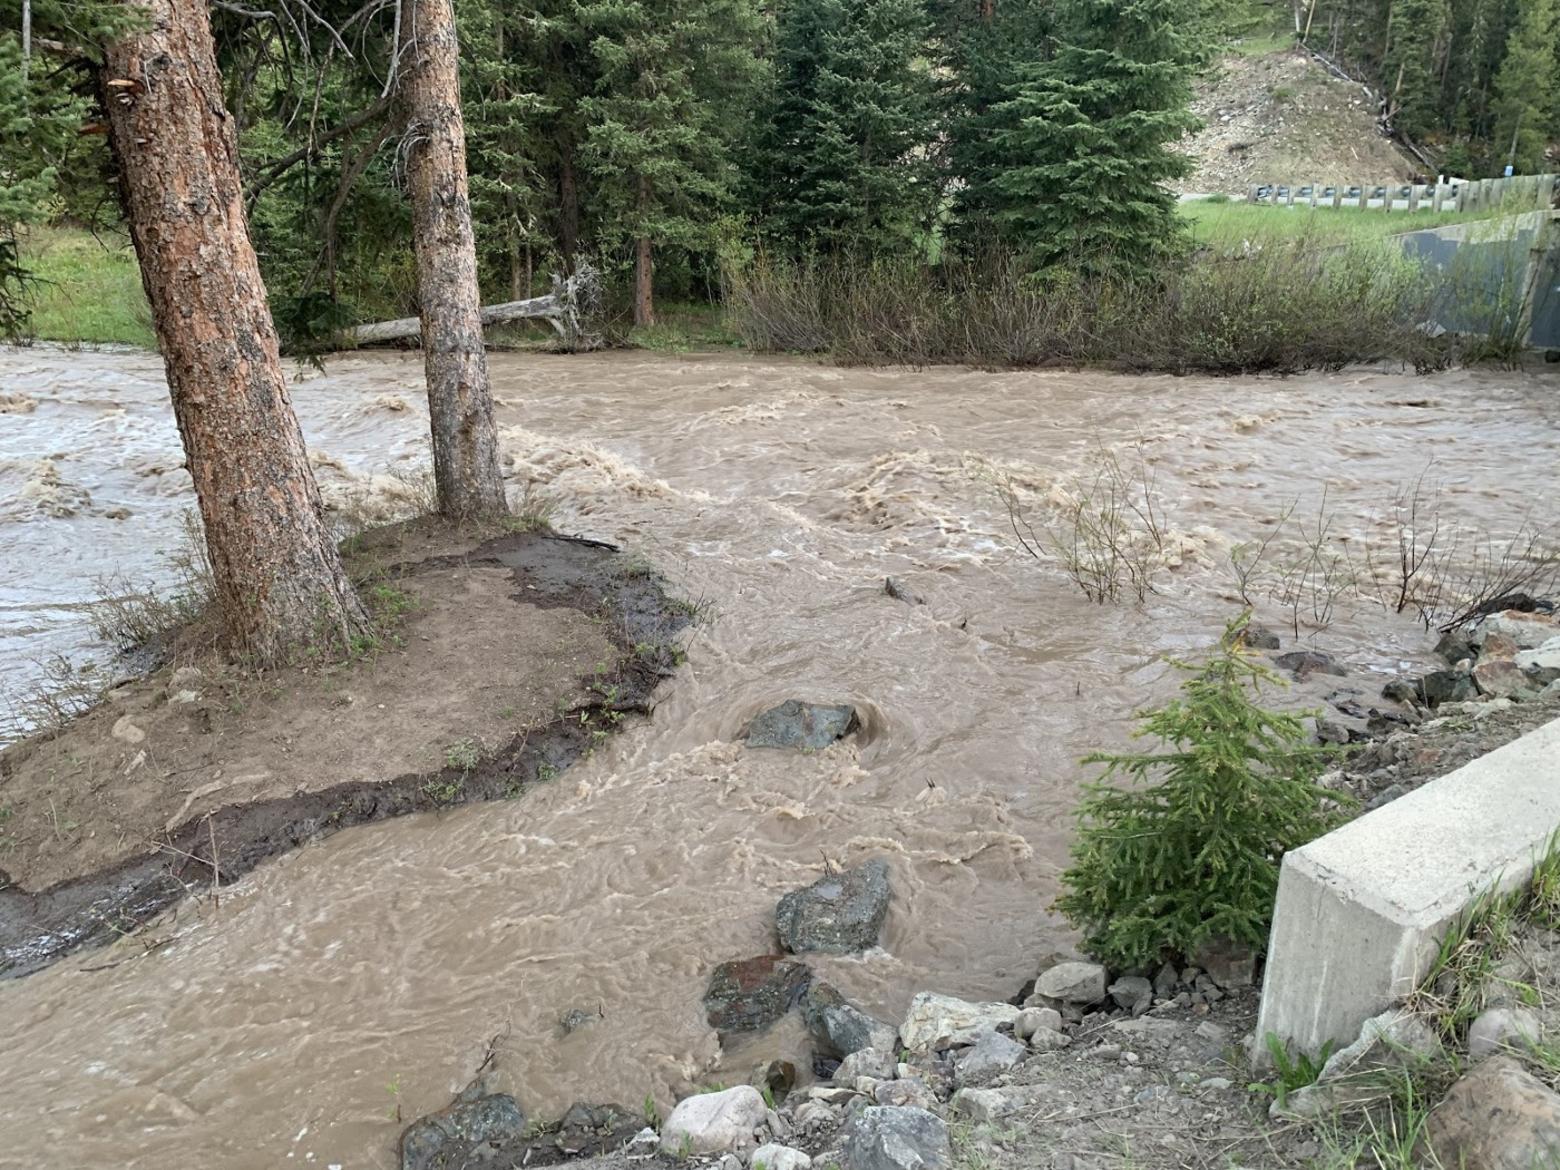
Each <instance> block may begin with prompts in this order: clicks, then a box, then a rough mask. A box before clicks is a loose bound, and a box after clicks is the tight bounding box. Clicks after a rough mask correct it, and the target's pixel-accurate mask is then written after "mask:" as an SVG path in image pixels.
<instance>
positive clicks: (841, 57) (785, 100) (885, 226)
mask: <svg viewBox="0 0 1560 1170" xmlns="http://www.w3.org/2000/svg"><path fill="white" fill-rule="evenodd" d="M930 28H931V24H930V19H929V17H928V14H927V11H926V8H925V5H924V2H923V0H789V2H788V3H786V4H784V5H783V6H782V7H781V9H780V11H779V15H778V27H777V31H776V42H777V43H776V49H775V77H774V84H773V89H772V90H771V92H770V94H769V95H768V97H769V101H768V105H769V109H768V113H767V117H766V118H765V119H764V121H763V124H762V127H761V130H760V132H759V138H758V146H757V151H756V154H757V159H756V162H755V166H754V171H753V176H752V196H753V203H754V206H755V210H756V212H757V214H758V217H759V221H760V225H761V227H762V230H763V231H764V232H765V233H766V234H767V235H768V236H770V237H771V238H772V239H773V240H775V241H777V242H782V243H784V244H787V245H790V246H798V247H808V248H817V249H822V250H828V251H841V250H861V251H866V252H882V251H892V250H900V249H904V248H906V247H907V246H909V245H911V244H912V242H913V241H914V240H915V238H916V236H917V233H918V232H920V231H923V230H924V229H925V228H926V227H927V225H928V224H929V221H930V219H931V217H932V216H933V214H934V213H935V210H936V202H937V197H938V192H937V188H936V186H935V185H934V183H933V182H932V179H933V170H932V165H931V159H930V151H931V149H932V146H933V143H934V141H935V139H936V136H937V106H936V98H935V85H934V80H933V77H932V73H931V70H930V69H929V67H928V65H927V55H928V51H929V50H928V36H929V33H930Z"/></svg>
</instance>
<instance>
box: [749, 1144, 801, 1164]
mask: <svg viewBox="0 0 1560 1170" xmlns="http://www.w3.org/2000/svg"><path fill="white" fill-rule="evenodd" d="M748 1165H749V1166H751V1167H752V1170H808V1168H809V1167H811V1166H812V1159H811V1158H809V1157H808V1156H807V1155H806V1154H804V1153H802V1151H801V1150H797V1149H793V1148H792V1147H790V1146H781V1145H776V1144H775V1143H774V1142H770V1143H769V1144H768V1145H767V1146H759V1147H758V1149H756V1150H754V1151H753V1156H752V1157H751V1158H749V1159H748Z"/></svg>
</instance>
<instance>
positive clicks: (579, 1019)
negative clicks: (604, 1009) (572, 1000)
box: [558, 1008, 601, 1036]
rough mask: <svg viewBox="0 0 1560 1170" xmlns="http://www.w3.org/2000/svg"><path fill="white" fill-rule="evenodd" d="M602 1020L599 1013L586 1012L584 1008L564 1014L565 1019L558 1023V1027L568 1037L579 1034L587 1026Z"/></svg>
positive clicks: (574, 1009)
mask: <svg viewBox="0 0 1560 1170" xmlns="http://www.w3.org/2000/svg"><path fill="white" fill-rule="evenodd" d="M600 1018H601V1016H600V1014H599V1013H597V1012H592V1011H586V1010H585V1009H584V1008H570V1009H569V1010H568V1011H566V1012H564V1013H563V1017H562V1018H561V1019H560V1020H559V1021H558V1027H559V1028H560V1029H562V1031H563V1034H564V1035H565V1036H567V1035H568V1034H569V1033H570V1032H577V1031H578V1030H579V1029H581V1028H583V1027H584V1026H585V1025H586V1024H593V1023H595V1022H596V1021H597V1020H599V1019H600Z"/></svg>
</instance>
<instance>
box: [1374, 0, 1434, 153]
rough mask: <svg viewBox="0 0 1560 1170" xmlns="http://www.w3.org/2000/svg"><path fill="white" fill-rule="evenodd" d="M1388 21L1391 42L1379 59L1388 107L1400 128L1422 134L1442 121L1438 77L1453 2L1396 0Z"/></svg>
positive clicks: (1414, 133)
mask: <svg viewBox="0 0 1560 1170" xmlns="http://www.w3.org/2000/svg"><path fill="white" fill-rule="evenodd" d="M1391 21H1392V44H1391V48H1390V50H1389V51H1388V53H1387V55H1386V60H1385V61H1384V62H1383V65H1384V68H1385V72H1386V77H1387V79H1388V81H1389V84H1390V88H1389V89H1388V91H1387V92H1388V96H1389V103H1390V107H1391V109H1392V110H1393V113H1394V115H1395V118H1396V124H1397V126H1398V128H1399V129H1401V130H1402V131H1403V132H1404V133H1406V134H1411V135H1414V136H1416V137H1422V136H1424V135H1425V134H1429V133H1432V132H1433V131H1434V130H1435V129H1436V128H1437V126H1438V125H1439V124H1440V123H1441V121H1442V118H1441V109H1440V106H1441V97H1442V94H1441V87H1440V84H1439V80H1440V73H1441V69H1442V66H1443V65H1444V64H1445V61H1446V54H1447V48H1448V43H1447V41H1448V25H1449V24H1450V21H1451V5H1450V3H1449V2H1448V0H1396V3H1394V4H1393V6H1392V16H1391Z"/></svg>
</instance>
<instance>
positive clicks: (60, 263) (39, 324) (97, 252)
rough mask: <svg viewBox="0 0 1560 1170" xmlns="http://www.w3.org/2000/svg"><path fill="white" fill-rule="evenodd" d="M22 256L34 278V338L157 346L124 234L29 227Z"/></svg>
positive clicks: (149, 311) (23, 238)
mask: <svg viewBox="0 0 1560 1170" xmlns="http://www.w3.org/2000/svg"><path fill="white" fill-rule="evenodd" d="M22 259H23V261H24V262H25V263H26V264H27V265H28V266H29V267H30V268H31V269H32V271H33V274H34V276H35V277H36V278H37V283H36V285H35V286H34V288H33V295H32V305H31V308H32V330H33V332H34V334H35V335H36V336H37V337H38V339H39V340H41V341H61V342H65V343H67V344H75V343H85V344H97V345H103V344H120V345H136V346H140V347H142V348H143V349H155V348H156V346H157V339H156V336H155V335H154V334H153V333H152V315H151V310H150V309H148V308H147V304H146V296H145V294H144V293H143V292H142V291H141V273H140V269H139V268H137V266H136V262H135V253H134V252H132V251H131V250H130V245H129V242H128V241H127V240H126V239H125V238H124V237H123V236H116V235H113V234H110V233H104V234H103V235H102V236H100V237H94V236H93V235H92V234H91V233H89V232H85V231H81V230H80V229H77V228H31V229H29V230H28V231H27V232H26V233H25V234H24V235H23V236H22Z"/></svg>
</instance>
